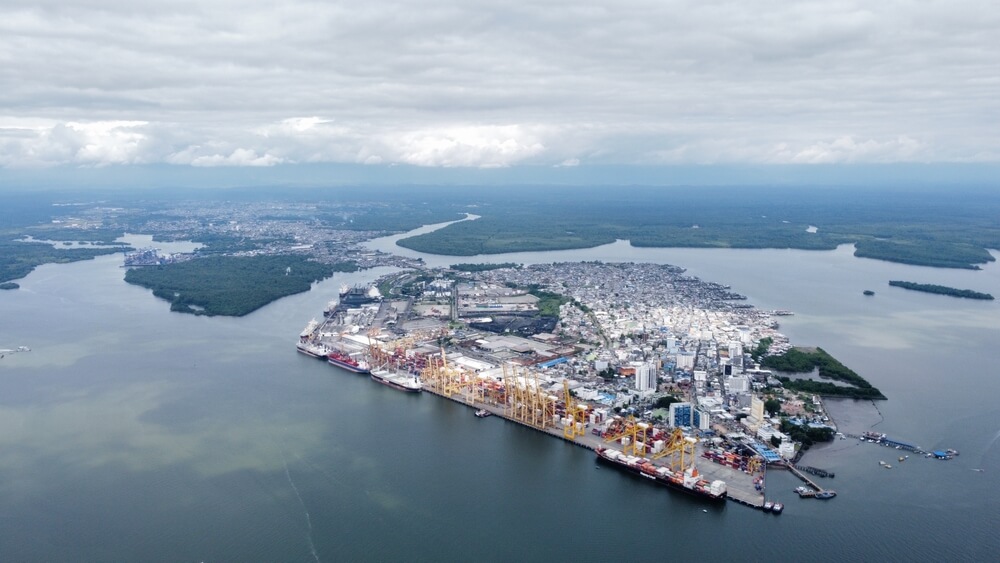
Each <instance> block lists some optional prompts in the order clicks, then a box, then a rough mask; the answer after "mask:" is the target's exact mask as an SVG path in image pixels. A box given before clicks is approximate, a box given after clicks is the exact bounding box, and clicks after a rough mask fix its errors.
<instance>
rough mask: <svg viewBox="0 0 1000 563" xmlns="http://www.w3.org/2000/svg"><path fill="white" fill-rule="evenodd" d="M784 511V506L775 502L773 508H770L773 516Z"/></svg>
mask: <svg viewBox="0 0 1000 563" xmlns="http://www.w3.org/2000/svg"><path fill="white" fill-rule="evenodd" d="M784 509H785V505H783V504H781V503H780V502H776V503H774V506H772V507H771V512H773V513H775V514H781V511H782V510H784Z"/></svg>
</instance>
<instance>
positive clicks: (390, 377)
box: [371, 369, 424, 393]
mask: <svg viewBox="0 0 1000 563" xmlns="http://www.w3.org/2000/svg"><path fill="white" fill-rule="evenodd" d="M371 373H372V376H371V377H372V380H374V381H377V382H379V383H381V384H382V385H387V386H389V387H392V388H393V389H397V390H399V391H405V392H407V393H419V392H421V391H423V389H424V385H423V383H421V382H420V378H419V377H417V376H415V375H411V374H408V373H398V372H391V371H389V370H386V369H373V370H372V372H371Z"/></svg>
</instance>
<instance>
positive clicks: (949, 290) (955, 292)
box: [889, 280, 993, 301]
mask: <svg viewBox="0 0 1000 563" xmlns="http://www.w3.org/2000/svg"><path fill="white" fill-rule="evenodd" d="M889 285H891V286H893V287H901V288H903V289H909V290H912V291H923V292H924V293H936V294H938V295H950V296H952V297H961V298H963V299H982V300H986V301H992V300H993V296H992V295H991V294H989V293H980V292H978V291H972V290H971V289H956V288H954V287H948V286H946V285H935V284H932V283H914V282H908V281H899V280H893V281H890V282H889Z"/></svg>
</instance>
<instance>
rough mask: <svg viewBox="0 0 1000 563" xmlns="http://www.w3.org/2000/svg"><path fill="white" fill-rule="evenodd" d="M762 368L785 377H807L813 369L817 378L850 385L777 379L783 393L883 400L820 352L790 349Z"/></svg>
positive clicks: (816, 349)
mask: <svg viewBox="0 0 1000 563" xmlns="http://www.w3.org/2000/svg"><path fill="white" fill-rule="evenodd" d="M761 365H762V366H764V367H767V368H770V369H773V370H776V371H782V372H788V373H809V372H811V371H813V370H814V369H816V370H818V371H819V376H820V377H823V378H826V379H833V380H835V381H841V382H843V383H847V384H849V385H850V387H848V386H845V385H836V384H834V383H830V382H826V381H813V380H811V379H792V378H790V377H778V380H779V381H781V383H782V385H784V387H785V388H786V389H791V390H794V391H802V392H805V393H816V394H819V395H828V396H833V397H852V398H855V399H885V398H886V397H885V395H883V394H882V392H881V391H879V390H878V389H876V388H875V387H872V385H871V383H868V381H867V380H866V379H865V378H863V377H861V376H860V375H858V374H857V373H856V372H855V371H854V370H852V369H850V368H849V367H847V366H845V365H844V364H842V363H840V361H838V360H837V359H836V358H834V357H833V356H831V355H830V354H828V353H827V352H826V351H825V350H823V349H822V348H815V349H803V348H792V349H791V350H788V351H787V352H785V353H784V354H781V355H774V356H765V357H764V359H763V361H761Z"/></svg>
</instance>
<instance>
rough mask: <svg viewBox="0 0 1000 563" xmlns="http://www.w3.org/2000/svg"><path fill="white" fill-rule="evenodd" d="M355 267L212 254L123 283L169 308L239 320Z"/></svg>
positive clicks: (135, 273) (130, 275)
mask: <svg viewBox="0 0 1000 563" xmlns="http://www.w3.org/2000/svg"><path fill="white" fill-rule="evenodd" d="M356 269H357V267H356V266H355V265H354V264H351V263H341V264H333V265H331V264H322V263H320V262H316V261H313V260H308V259H306V258H305V257H302V256H209V257H206V258H199V259H195V260H189V261H187V262H179V263H176V264H169V265H165V266H154V267H146V268H133V269H131V270H129V271H128V272H126V273H125V281H127V282H128V283H131V284H135V285H141V286H143V287H145V288H148V289H152V290H153V295H155V296H157V297H159V298H161V299H165V300H167V301H169V302H170V310H171V311H177V312H181V313H191V314H195V315H209V316H214V315H227V316H234V317H241V316H243V315H246V314H248V313H250V312H252V311H255V310H257V309H259V308H261V307H263V306H264V305H267V304H268V303H270V302H272V301H275V300H277V299H280V298H282V297H285V296H288V295H293V294H295V293H301V292H303V291H309V289H310V287H312V283H313V282H316V281H319V280H322V279H325V278H328V277H330V276H332V275H333V272H335V271H341V272H350V271H355V270H356Z"/></svg>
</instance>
